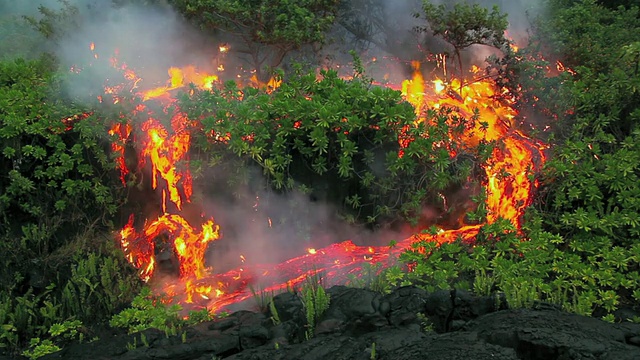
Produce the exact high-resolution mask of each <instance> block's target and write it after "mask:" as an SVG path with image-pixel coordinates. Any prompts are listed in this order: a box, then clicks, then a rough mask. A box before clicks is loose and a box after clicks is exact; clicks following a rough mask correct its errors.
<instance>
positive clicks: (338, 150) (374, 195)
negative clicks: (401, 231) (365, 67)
mask: <svg viewBox="0 0 640 360" xmlns="http://www.w3.org/2000/svg"><path fill="white" fill-rule="evenodd" d="M180 106H181V108H182V109H183V111H185V112H186V113H187V115H188V116H189V117H190V118H193V119H200V121H201V123H202V127H203V133H202V134H204V135H205V136H200V138H199V139H195V140H196V141H197V143H196V146H197V147H199V148H200V149H202V150H203V151H204V152H205V153H206V154H207V155H208V157H209V158H210V159H211V162H210V163H209V165H210V166H211V168H212V169H213V171H212V172H211V173H212V176H210V177H208V179H207V182H208V183H211V182H212V181H227V183H229V184H232V185H233V187H234V188H236V187H237V186H238V185H245V186H248V187H253V188H249V192H248V193H256V192H257V191H267V192H269V191H276V192H294V191H299V192H301V193H303V194H310V196H311V198H312V199H317V200H319V201H322V202H327V203H330V204H332V205H335V206H337V207H338V208H339V209H340V213H339V214H340V215H341V216H342V217H343V218H344V219H346V220H347V221H349V222H356V221H358V222H361V223H368V224H384V223H389V222H392V221H396V220H399V219H400V218H404V219H409V220H410V221H414V222H416V221H417V220H418V219H419V217H420V214H421V211H422V208H423V206H424V205H425V204H431V205H434V206H441V205H442V204H441V201H442V200H441V198H440V197H439V196H438V193H439V192H440V191H443V190H445V189H451V188H455V187H456V186H461V185H462V184H464V183H465V182H466V181H467V180H468V178H469V176H470V175H471V174H472V172H473V170H475V169H477V168H478V167H479V166H480V164H482V163H483V162H484V161H486V159H487V158H488V156H489V155H490V151H491V146H490V144H486V143H482V144H480V145H479V146H478V147H475V148H469V147H466V146H465V145H463V144H459V143H458V142H456V141H455V140H452V138H455V137H456V136H457V135H459V134H461V133H462V132H463V131H464V130H465V129H466V127H468V126H472V124H473V121H474V119H463V118H458V117H456V116H454V115H452V113H451V110H450V109H446V108H443V109H440V110H438V111H430V112H429V113H428V119H427V120H426V121H425V122H421V123H419V124H415V113H414V109H413V107H412V106H411V105H410V104H408V103H406V102H404V101H403V99H402V97H401V94H400V92H398V91H395V90H391V89H388V88H381V87H376V86H372V85H371V84H370V83H369V82H368V81H367V80H366V79H364V78H363V77H362V76H361V74H360V73H356V78H355V79H353V80H343V79H340V78H339V77H338V75H337V73H336V72H335V71H332V70H326V71H321V78H320V79H318V78H317V77H316V75H315V74H313V73H303V72H302V71H301V70H298V71H297V72H296V73H295V74H292V75H291V77H289V78H287V79H286V81H284V82H283V83H282V84H281V85H280V87H279V88H278V89H277V90H275V91H273V92H272V93H269V92H266V91H264V90H260V89H256V88H250V87H248V88H243V89H239V88H238V87H237V86H236V84H235V83H233V82H229V83H227V84H226V85H225V87H224V88H223V89H218V90H212V91H208V90H201V91H199V90H196V89H193V90H192V93H191V94H184V95H183V96H182V97H181V99H180ZM427 124H429V125H427ZM405 139H411V142H410V143H409V144H408V145H407V147H406V148H405V149H400V145H399V142H400V141H403V140H405ZM447 148H449V149H455V153H456V154H457V155H456V156H455V157H451V156H450V155H449V151H447ZM400 150H402V152H403V156H399V152H400ZM256 165H257V166H258V167H259V168H260V169H262V171H263V174H264V176H265V178H266V179H267V182H268V184H267V185H269V186H268V187H266V188H261V186H262V185H261V184H260V185H256V183H258V182H259V181H256V180H255V177H253V176H250V175H251V172H250V170H249V169H251V168H252V167H255V166H256ZM196 172H197V171H196ZM212 179H213V180H212ZM250 179H251V182H250ZM260 198H261V201H262V199H267V198H268V197H267V196H260ZM254 199H255V198H254ZM276 219H277V215H274V223H276V224H277V223H278V221H277V220H276Z"/></svg>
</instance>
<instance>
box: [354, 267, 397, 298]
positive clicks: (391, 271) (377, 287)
mask: <svg viewBox="0 0 640 360" xmlns="http://www.w3.org/2000/svg"><path fill="white" fill-rule="evenodd" d="M406 270H407V269H405V268H404V267H402V266H401V265H400V264H393V265H391V266H388V267H387V266H384V265H383V264H382V263H375V264H371V263H368V262H367V263H364V264H363V265H362V269H361V270H360V271H359V272H358V273H356V274H349V275H348V280H347V282H346V285H347V286H352V287H356V288H364V289H369V290H371V291H376V292H379V293H381V294H388V293H390V292H391V291H392V290H393V289H395V288H397V287H398V286H404V285H409V282H408V281H406Z"/></svg>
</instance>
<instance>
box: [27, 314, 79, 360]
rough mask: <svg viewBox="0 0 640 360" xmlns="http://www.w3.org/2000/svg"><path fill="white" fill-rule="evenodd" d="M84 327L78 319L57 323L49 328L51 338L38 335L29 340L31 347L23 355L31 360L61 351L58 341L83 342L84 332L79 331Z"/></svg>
mask: <svg viewBox="0 0 640 360" xmlns="http://www.w3.org/2000/svg"><path fill="white" fill-rule="evenodd" d="M81 327H82V322H80V321H78V320H74V321H65V322H63V323H55V324H53V325H51V328H49V331H48V333H49V336H50V337H51V338H50V339H45V340H41V339H40V338H38V337H35V338H32V339H31V340H30V341H29V349H27V350H24V351H23V352H22V355H23V356H25V357H27V358H29V359H30V360H34V359H38V358H40V357H42V356H44V355H47V354H51V353H54V352H56V351H59V350H60V349H61V347H59V346H58V344H56V343H60V342H61V341H65V340H66V341H69V340H76V338H77V340H79V341H80V342H82V340H83V333H82V332H79V329H80V328H81Z"/></svg>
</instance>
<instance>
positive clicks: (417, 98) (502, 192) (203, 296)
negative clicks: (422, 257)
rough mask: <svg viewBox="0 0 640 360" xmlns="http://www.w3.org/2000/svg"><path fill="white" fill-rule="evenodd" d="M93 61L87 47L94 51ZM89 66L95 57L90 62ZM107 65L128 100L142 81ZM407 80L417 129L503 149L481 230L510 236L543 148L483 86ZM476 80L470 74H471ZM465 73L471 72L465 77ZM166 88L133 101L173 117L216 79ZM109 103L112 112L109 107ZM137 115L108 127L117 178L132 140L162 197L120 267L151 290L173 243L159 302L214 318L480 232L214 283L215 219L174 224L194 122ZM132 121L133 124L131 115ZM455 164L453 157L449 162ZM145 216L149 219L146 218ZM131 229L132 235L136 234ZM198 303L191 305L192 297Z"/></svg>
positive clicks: (269, 267) (187, 183)
mask: <svg viewBox="0 0 640 360" xmlns="http://www.w3.org/2000/svg"><path fill="white" fill-rule="evenodd" d="M92 51H93V47H92ZM95 58H96V59H97V58H98V57H97V55H96V56H95ZM112 65H113V66H116V67H118V68H120V69H122V71H123V72H124V74H125V78H126V79H127V80H128V81H129V82H130V83H132V84H133V86H131V88H130V89H127V90H129V91H131V92H134V91H136V89H137V84H138V82H139V81H140V80H141V79H140V78H138V77H137V76H136V75H135V73H134V72H133V71H131V70H130V69H127V68H126V66H125V65H122V64H118V62H117V61H116V60H115V59H113V60H112ZM413 68H414V76H413V79H411V80H406V81H405V82H404V83H403V84H402V85H401V86H397V88H398V89H402V91H403V94H404V96H405V98H406V99H407V101H409V102H411V103H412V104H413V105H414V106H415V107H416V113H417V114H418V117H419V121H426V120H424V118H423V117H422V116H421V115H422V114H424V111H425V110H426V109H436V110H437V109H440V108H442V107H447V108H451V109H453V110H454V113H455V114H456V115H458V116H461V117H464V118H467V119H468V118H472V117H473V116H474V115H477V116H478V119H479V120H478V121H476V123H475V125H474V127H473V128H470V129H468V130H467V132H466V133H465V134H464V135H463V136H462V137H460V138H458V139H455V141H461V142H464V143H465V144H467V145H471V146H473V145H475V144H478V143H479V142H481V141H494V140H500V141H501V143H502V146H497V147H495V148H494V150H493V154H492V155H493V156H492V158H491V160H490V161H489V163H488V164H487V165H486V166H485V167H484V171H485V172H486V178H487V179H488V180H487V183H486V184H484V185H485V191H486V199H487V200H486V208H487V210H488V216H487V222H488V223H492V222H495V221H496V220H497V219H498V218H504V219H507V220H509V221H511V222H512V223H513V224H514V226H516V227H517V228H519V227H520V225H521V217H522V215H523V212H524V210H525V208H526V207H527V206H528V205H529V204H530V203H531V201H532V194H533V190H534V188H535V187H536V186H537V184H536V183H534V182H532V181H530V179H529V176H530V175H531V173H532V171H533V170H535V169H536V168H539V167H540V166H541V165H542V163H543V162H544V159H545V158H544V154H543V149H544V147H545V146H544V145H543V144H541V143H538V142H536V141H534V140H532V139H530V138H528V137H527V136H525V135H524V134H523V133H522V132H520V131H518V130H516V129H514V128H513V121H514V118H515V117H516V115H517V114H516V112H515V110H514V109H513V108H512V107H511V106H509V105H508V104H506V105H505V103H504V102H499V101H497V100H496V99H495V95H496V91H501V90H497V89H495V88H494V85H493V83H492V82H491V81H490V80H487V79H485V80H478V81H472V82H469V83H461V82H460V80H458V79H453V80H450V81H448V82H445V81H443V80H440V79H435V80H433V81H425V80H424V79H423V77H422V73H421V71H420V64H419V63H418V62H414V63H413ZM472 70H473V71H477V69H472ZM473 71H472V72H473ZM169 77H170V80H169V81H168V82H167V85H165V86H161V87H158V88H155V89H151V90H147V91H137V94H138V95H139V96H140V97H141V98H142V100H143V101H144V102H145V103H146V102H147V101H154V102H159V103H161V104H164V109H165V112H168V111H169V110H168V109H169V108H173V109H175V107H176V104H175V100H174V99H173V97H172V94H171V91H173V90H175V89H180V88H183V87H184V86H185V85H186V84H189V83H192V84H194V85H195V86H197V87H199V88H205V89H210V88H211V87H212V86H213V85H214V84H215V82H216V81H217V77H216V76H215V75H211V74H205V73H200V72H198V71H197V69H196V68H194V67H191V66H190V67H186V68H182V69H180V68H171V69H170V70H169ZM278 85H279V83H277V82H273V81H271V82H270V83H269V84H267V86H265V87H267V88H271V89H274V88H277V86H278ZM122 90H123V89H122V88H107V89H106V91H105V93H106V94H117V93H118V91H122ZM117 101H118V98H117V96H116V97H115V98H114V102H117ZM135 113H136V114H135V115H141V114H144V115H145V116H147V120H146V121H144V122H143V123H142V126H141V127H140V129H139V131H134V129H133V128H132V125H131V123H130V122H127V121H126V119H125V121H124V122H123V123H118V124H114V126H113V127H112V129H111V131H110V134H111V135H114V136H115V137H117V138H118V139H119V140H118V141H115V142H114V143H113V145H112V149H113V151H114V152H117V153H119V154H120V155H121V158H122V160H120V161H119V162H118V167H119V169H120V171H121V175H122V176H121V178H122V180H123V183H125V184H126V181H125V179H126V176H127V174H129V173H131V172H132V170H133V169H129V168H127V165H126V163H125V161H124V160H123V159H124V151H125V144H126V143H127V141H130V140H129V139H130V138H131V137H132V136H133V137H135V138H136V140H135V142H136V143H137V144H140V145H139V146H138V147H137V152H138V158H139V162H138V164H137V166H138V167H139V168H140V169H142V168H144V167H145V165H150V168H151V176H152V179H151V180H152V181H151V182H152V187H153V189H157V190H159V191H160V192H161V194H162V214H160V215H159V216H157V217H156V218H155V219H153V218H152V219H146V220H145V222H144V225H143V226H142V229H141V230H136V225H135V221H134V216H133V215H131V217H130V218H129V222H128V224H127V225H126V226H125V227H124V228H123V229H122V231H121V232H120V242H121V244H122V248H123V250H124V252H125V254H126V256H127V258H128V260H129V261H130V262H131V263H132V264H133V265H134V266H135V267H136V268H138V269H139V271H140V276H141V277H142V278H143V279H144V280H149V279H150V278H151V276H152V275H153V273H154V271H155V267H156V263H157V261H156V255H155V254H156V242H157V239H159V238H162V237H166V238H167V239H169V240H172V243H173V247H174V248H175V251H176V253H177V257H178V261H179V271H180V281H175V282H173V283H171V284H168V285H167V284H162V285H160V288H158V289H156V290H157V291H158V292H164V293H167V294H168V295H170V296H173V298H174V301H176V302H179V303H194V302H195V303H196V304H197V305H198V306H206V307H208V308H209V309H211V310H213V311H216V310H220V309H224V308H227V307H228V306H229V305H232V304H235V303H238V302H241V301H243V300H246V299H248V298H250V297H251V296H252V293H251V291H250V288H249V287H250V285H251V284H255V283H259V284H261V285H260V287H261V289H263V290H264V291H281V290H283V289H285V288H287V287H291V286H293V287H295V286H297V285H299V284H300V283H301V282H302V281H304V280H305V279H306V278H307V277H308V276H310V275H313V274H316V273H322V274H323V275H324V277H325V278H326V279H327V282H326V285H331V284H336V283H338V284H339V283H344V281H345V280H346V278H347V275H348V274H355V273H357V272H358V271H360V269H361V267H362V265H363V264H364V263H365V262H369V263H384V262H387V260H389V259H391V258H393V257H396V256H397V255H399V254H400V253H401V252H403V251H405V250H406V249H408V248H410V247H411V245H412V244H413V243H415V242H417V241H425V240H426V241H432V242H435V243H438V244H441V243H444V242H451V241H454V240H456V239H462V240H464V241H469V242H471V241H473V239H474V238H475V236H476V235H477V234H478V231H479V229H480V228H481V226H482V225H483V224H478V225H468V226H463V227H462V228H459V229H455V230H447V231H444V230H443V231H440V232H439V233H438V234H436V235H427V234H418V235H414V236H411V237H409V238H407V239H405V240H402V241H399V242H398V243H397V244H396V246H395V247H391V248H390V247H388V246H381V247H372V246H356V245H355V244H354V243H353V242H351V241H344V242H341V243H335V244H333V245H330V246H328V247H325V248H322V249H309V251H308V253H307V254H305V255H302V256H299V257H295V258H292V259H290V260H288V261H285V262H283V263H280V264H264V265H251V266H250V267H241V268H237V269H233V270H230V271H227V272H225V273H222V274H212V273H211V271H209V269H207V268H206V267H205V259H204V257H205V256H204V255H205V250H206V248H207V246H208V244H209V243H210V242H212V241H215V240H217V239H219V238H220V232H219V230H220V229H219V227H218V226H217V225H216V224H215V223H214V221H213V219H209V220H206V221H203V223H202V224H201V225H200V226H199V227H194V226H192V225H191V224H190V223H189V222H188V221H187V220H186V219H185V218H184V217H182V216H181V215H180V213H181V210H182V209H183V207H184V204H185V203H188V202H190V198H191V194H192V180H191V174H190V173H189V169H188V166H182V165H185V164H187V163H188V160H189V159H188V153H189V145H190V139H191V136H190V131H191V129H192V128H193V127H194V126H195V124H194V123H193V121H191V120H190V119H187V118H186V117H185V116H184V115H183V114H181V113H180V111H179V109H178V110H177V111H176V110H174V112H173V117H172V119H171V123H170V124H169V125H170V126H167V127H165V126H164V125H163V124H162V123H161V122H159V121H158V120H156V119H155V118H154V116H153V112H152V111H150V110H149V109H148V108H147V107H146V106H145V105H139V106H138V107H137V108H136V110H135ZM132 115H134V114H132ZM453 155H454V154H452V156H453ZM147 215H148V214H147ZM138 227H139V226H138ZM194 295H198V296H194Z"/></svg>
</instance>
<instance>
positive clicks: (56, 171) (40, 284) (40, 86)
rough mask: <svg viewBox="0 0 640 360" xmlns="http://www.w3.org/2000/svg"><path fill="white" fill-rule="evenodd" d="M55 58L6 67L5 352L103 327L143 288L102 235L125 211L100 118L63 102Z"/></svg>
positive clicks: (0, 219)
mask: <svg viewBox="0 0 640 360" xmlns="http://www.w3.org/2000/svg"><path fill="white" fill-rule="evenodd" d="M54 71H55V62H52V61H51V59H49V58H46V57H45V58H42V59H39V60H34V61H25V60H15V61H5V62H1V63H0V138H2V148H1V150H0V173H1V174H3V175H2V176H1V177H0V214H1V215H0V228H1V229H2V230H1V233H0V239H1V241H0V251H2V253H3V254H4V256H3V257H2V259H1V260H0V284H2V291H1V292H0V297H2V298H3V299H4V300H5V301H3V307H2V313H0V324H2V334H1V335H0V338H2V343H3V346H5V347H10V348H15V347H16V346H20V345H22V344H24V343H25V341H26V340H27V339H29V338H32V337H40V336H41V335H43V334H45V333H46V331H47V329H48V328H49V327H50V326H51V325H52V324H54V323H56V322H61V321H65V320H68V319H78V320H83V321H84V320H88V319H91V320H93V321H100V320H101V319H104V318H105V317H107V316H110V315H111V313H112V312H114V311H115V309H116V308H118V307H120V306H122V304H124V303H126V302H128V301H129V300H130V296H131V292H132V291H135V290H136V287H137V282H138V281H139V280H138V279H137V277H136V275H135V273H134V272H133V271H130V270H129V266H128V265H127V262H126V260H125V259H124V257H123V256H122V254H121V253H119V252H117V251H116V250H115V249H114V248H113V246H112V241H113V240H112V238H111V237H109V236H106V237H105V236H104V233H105V232H106V231H108V230H109V227H110V226H111V219H112V217H113V216H114V215H115V213H116V211H117V209H118V207H119V205H120V203H121V202H122V201H123V199H122V198H121V195H122V193H121V191H122V188H121V186H120V185H119V183H118V182H117V177H115V176H113V175H114V174H113V173H112V169H113V162H112V160H111V159H110V156H109V153H108V148H107V147H106V146H105V145H107V143H106V141H105V140H106V139H105V137H104V134H105V131H106V129H105V127H103V126H102V125H101V124H102V121H101V120H99V117H98V115H97V112H98V111H97V110H96V109H94V110H93V111H90V110H89V109H88V108H86V107H85V106H84V105H79V104H76V103H74V102H73V101H71V100H70V99H65V98H64V96H62V95H61V94H64V78H63V77H62V76H60V75H58V74H56V73H55V72H54Z"/></svg>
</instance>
